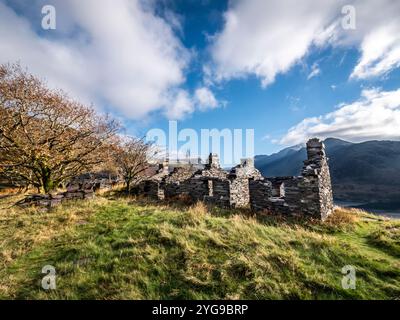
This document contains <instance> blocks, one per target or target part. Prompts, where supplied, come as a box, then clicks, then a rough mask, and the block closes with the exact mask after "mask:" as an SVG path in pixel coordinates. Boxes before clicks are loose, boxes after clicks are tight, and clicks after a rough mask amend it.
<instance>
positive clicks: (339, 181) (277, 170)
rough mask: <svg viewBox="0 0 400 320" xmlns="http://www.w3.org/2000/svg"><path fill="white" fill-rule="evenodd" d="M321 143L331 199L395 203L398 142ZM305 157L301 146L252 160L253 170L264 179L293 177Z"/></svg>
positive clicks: (399, 188)
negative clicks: (255, 169) (264, 177)
mask: <svg viewBox="0 0 400 320" xmlns="http://www.w3.org/2000/svg"><path fill="white" fill-rule="evenodd" d="M324 143H325V146H326V153H327V156H328V158H329V167H330V172H331V178H332V187H333V193H334V197H335V199H337V200H345V201H368V202H370V201H396V200H397V201H399V199H400V142H399V141H366V142H362V143H351V142H348V141H344V140H340V139H335V138H328V139H326V140H325V141H324ZM306 157H307V156H306V148H305V146H300V147H299V146H294V147H289V148H285V149H283V150H281V151H279V152H277V153H275V154H272V155H269V156H267V155H259V156H256V157H255V166H256V167H257V168H258V169H259V170H260V171H261V172H262V174H263V175H264V176H267V177H268V176H269V177H271V176H295V175H299V174H300V171H301V168H302V166H303V160H304V159H306Z"/></svg>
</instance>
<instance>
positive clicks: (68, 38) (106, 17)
mask: <svg viewBox="0 0 400 320" xmlns="http://www.w3.org/2000/svg"><path fill="white" fill-rule="evenodd" d="M50 2H51V4H53V5H54V6H55V8H56V10H57V11H56V12H57V29H56V30H50V31H43V30H41V31H40V32H38V29H39V28H40V20H39V21H36V20H34V19H28V17H26V16H24V15H21V14H16V13H15V12H14V11H13V9H11V8H10V7H8V6H7V5H5V4H4V3H1V2H0V39H1V41H0V63H5V62H13V61H17V60H19V61H20V63H21V65H23V66H26V67H28V69H29V71H31V72H33V73H34V74H37V75H38V76H40V77H42V78H45V79H47V80H48V83H49V84H50V85H51V86H52V87H58V88H62V89H64V90H65V91H67V92H68V93H70V95H71V96H72V97H75V98H78V99H81V100H83V101H85V102H94V103H95V104H98V105H101V106H106V107H108V108H114V109H113V110H115V111H117V112H119V113H121V114H123V115H124V116H126V117H129V118H132V119H138V118H143V117H145V116H146V115H148V114H149V113H151V112H154V111H161V112H164V113H167V114H168V112H171V114H170V115H168V116H172V117H173V116H177V115H181V114H185V113H188V112H191V111H192V110H193V109H192V108H191V107H190V105H188V104H186V103H185V100H186V98H187V97H186V96H187V93H186V94H185V93H183V92H182V90H181V89H179V88H180V86H181V85H182V84H183V83H184V82H185V75H184V72H185V68H186V67H187V65H188V61H189V58H190V54H189V52H188V50H186V49H185V48H184V46H183V45H182V43H181V42H180V41H179V39H178V38H177V37H176V36H175V34H174V32H173V30H172V27H171V26H170V24H168V23H167V22H166V21H165V20H163V19H162V18H160V17H157V16H156V15H155V14H154V13H153V12H152V10H151V8H149V6H147V7H146V8H144V7H143V6H142V5H141V3H142V2H141V1H139V0H135V1H128V0H119V1H115V0H114V1H111V0H103V1H101V2H99V1H95V0H85V1H78V0H69V1H61V0H56V1H50ZM39 3H41V2H34V1H32V2H30V3H29V4H27V3H23V7H22V8H23V9H25V10H26V12H25V14H26V15H29V14H35V15H36V16H38V15H40V9H41V5H39ZM32 7H33V8H37V12H36V11H35V12H33V13H32V12H31V11H33V9H32ZM29 18H32V17H29ZM36 22H37V24H38V25H37V26H36V25H35V24H34V23H36ZM177 27H179V24H178V22H176V23H175V26H174V28H177Z"/></svg>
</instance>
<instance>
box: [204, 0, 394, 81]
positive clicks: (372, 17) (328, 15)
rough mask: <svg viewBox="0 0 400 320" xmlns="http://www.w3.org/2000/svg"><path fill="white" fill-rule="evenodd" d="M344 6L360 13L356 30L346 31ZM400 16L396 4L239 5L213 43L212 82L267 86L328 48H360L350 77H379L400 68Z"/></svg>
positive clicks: (365, 0)
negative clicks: (250, 79)
mask: <svg viewBox="0 0 400 320" xmlns="http://www.w3.org/2000/svg"><path fill="white" fill-rule="evenodd" d="M344 5H353V6H354V7H355V9H356V29H355V30H346V29H343V28H342V24H341V21H342V18H343V17H345V16H344V15H343V14H342V12H341V9H342V7H343V6H344ZM399 16H400V1H398V0H382V1H374V0H346V1H345V0H327V1H314V0H303V1H297V0H287V1H281V0H270V1H264V0H237V1H234V2H232V4H231V6H230V7H229V9H228V11H227V12H226V13H225V24H224V27H223V29H222V31H221V32H220V33H218V34H216V35H215V36H214V38H213V40H212V43H211V54H212V58H213V64H212V65H211V68H212V69H213V75H208V79H213V78H215V79H216V80H217V81H221V80H224V79H226V80H229V79H232V78H243V77H247V76H249V75H255V76H257V77H258V78H260V80H261V83H262V85H263V86H266V85H268V84H270V83H272V82H273V81H274V80H275V78H276V76H277V75H278V74H280V73H285V72H287V71H288V70H289V69H290V68H291V67H292V66H293V65H295V64H296V63H298V62H299V61H300V60H301V59H303V58H304V57H305V56H306V55H307V54H308V53H309V52H310V50H311V49H312V48H313V47H315V46H324V45H332V46H344V47H353V46H356V47H358V48H359V50H360V52H361V59H360V61H359V63H358V64H357V66H356V68H355V69H354V72H353V75H352V76H353V77H358V78H366V77H371V76H379V75H382V74H384V73H386V72H388V71H389V70H391V69H393V68H395V67H396V66H398V65H399V63H400V53H399V51H400V50H399V40H400V32H399V30H400V19H399ZM381 37H384V38H385V39H386V41H383V39H382V38H381ZM375 54H376V55H375ZM208 68H210V66H208Z"/></svg>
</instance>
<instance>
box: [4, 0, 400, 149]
mask: <svg viewBox="0 0 400 320" xmlns="http://www.w3.org/2000/svg"><path fill="white" fill-rule="evenodd" d="M44 5H52V6H54V8H55V9H56V29H55V30H44V29H43V28H42V18H43V16H44V15H43V14H42V12H41V11H42V7H43V6H44ZM349 6H351V8H354V9H355V11H354V12H355V20H351V21H350V20H348V18H349V17H350V16H349V12H352V11H348V10H351V8H350V9H349ZM399 17H400V1H398V0H381V1H376V0H346V1H342V0H325V1H315V0H302V1H298V0H234V1H233V0H232V1H223V0H221V1H211V0H196V1H195V0H147V1H145V0H142V1H139V0H101V1H99V0H84V1H80V0H53V1H51V0H45V1H39V0H31V1H27V0H10V1H8V0H0V63H6V62H16V61H19V62H20V63H21V65H23V66H24V67H27V68H28V70H29V71H31V72H32V73H34V74H36V75H38V76H39V77H41V78H43V79H46V81H47V83H48V84H49V85H50V86H52V87H55V88H62V89H64V90H65V91H66V92H68V93H69V95H70V96H71V97H73V98H76V99H79V100H81V101H82V102H85V103H88V104H90V103H93V104H94V105H95V106H96V108H97V109H98V110H99V111H102V112H110V113H112V114H114V115H115V116H116V117H118V118H119V119H121V121H123V122H124V123H125V125H126V126H127V128H128V133H130V134H134V135H141V134H144V133H146V132H147V130H149V129H152V128H162V129H165V128H167V127H168V120H178V121H179V122H178V127H179V128H180V129H183V128H193V129H195V130H200V129H201V128H210V129H212V128H217V129H223V128H229V129H234V128H242V129H246V128H252V129H254V130H255V152H256V153H257V154H265V153H271V152H274V151H277V150H279V149H281V148H282V147H283V146H287V145H293V144H297V143H301V142H304V141H305V140H306V139H307V138H309V137H314V136H317V137H320V138H326V137H337V138H342V139H345V140H350V141H357V142H358V141H365V140H371V139H395V140H400V70H399V69H400V68H399V67H400V18H399ZM353 27H355V28H353Z"/></svg>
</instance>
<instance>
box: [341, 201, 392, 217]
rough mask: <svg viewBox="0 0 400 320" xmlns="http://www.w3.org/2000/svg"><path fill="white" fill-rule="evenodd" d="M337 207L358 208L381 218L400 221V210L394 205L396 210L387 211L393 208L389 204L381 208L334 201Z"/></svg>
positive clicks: (365, 204)
mask: <svg viewBox="0 0 400 320" xmlns="http://www.w3.org/2000/svg"><path fill="white" fill-rule="evenodd" d="M334 202H335V205H337V206H341V207H345V208H357V209H363V210H365V211H368V212H371V213H374V214H376V215H379V216H384V217H387V218H391V219H400V209H398V206H397V205H393V208H395V209H387V208H388V207H390V206H391V204H390V203H389V204H388V203H385V204H384V205H382V207H381V208H380V207H379V204H376V203H374V204H372V203H364V202H352V201H334ZM383 208H385V209H383Z"/></svg>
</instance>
